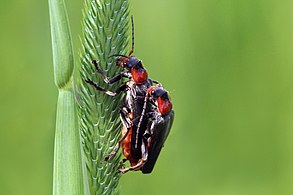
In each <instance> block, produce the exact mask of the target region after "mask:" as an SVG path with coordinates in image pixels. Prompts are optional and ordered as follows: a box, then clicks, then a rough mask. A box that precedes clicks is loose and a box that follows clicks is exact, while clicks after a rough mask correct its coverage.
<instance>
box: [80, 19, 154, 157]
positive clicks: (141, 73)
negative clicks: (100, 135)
mask: <svg viewBox="0 0 293 195" xmlns="http://www.w3.org/2000/svg"><path fill="white" fill-rule="evenodd" d="M131 22H132V49H131V51H130V52H129V54H128V56H126V55H121V54H115V55H112V56H110V57H118V58H117V59H116V65H118V66H119V67H121V68H122V71H121V72H120V73H119V74H117V75H116V76H114V77H113V78H111V79H109V78H108V77H107V76H106V75H105V73H104V71H103V70H102V68H101V67H99V64H98V63H97V61H96V60H93V61H92V63H93V65H94V66H95V68H96V70H97V72H98V73H99V74H100V75H101V76H102V78H103V80H104V81H105V83H107V84H109V85H112V84H113V83H115V82H117V81H119V80H121V79H122V78H128V80H127V82H125V83H123V84H122V85H121V86H119V87H118V88H117V89H116V90H114V91H109V90H107V89H104V88H102V87H100V86H98V85H97V84H96V83H95V82H93V81H92V80H90V79H86V80H85V82H87V83H88V84H90V85H92V86H93V87H94V88H96V89H97V90H99V91H101V92H103V93H105V94H107V95H109V96H117V95H119V94H120V93H121V92H124V93H125V94H126V95H125V97H124V100H123V101H122V103H121V106H120V118H121V121H122V123H123V126H124V127H126V129H130V127H132V139H136V140H138V141H137V142H136V144H135V145H134V146H133V147H132V150H131V153H132V156H133V157H135V158H140V157H141V148H140V147H139V146H140V145H141V144H142V143H141V139H138V138H139V137H142V134H143V132H142V131H136V129H137V124H138V121H137V122H135V123H133V122H132V121H131V119H130V118H129V117H128V116H129V115H130V114H131V115H133V116H134V117H135V118H137V117H138V116H141V112H142V108H143V105H144V97H145V94H146V91H147V89H148V88H149V87H151V86H152V85H153V82H156V83H157V81H153V80H151V79H150V78H149V77H148V73H147V70H146V69H145V68H144V67H143V64H142V60H140V59H138V58H136V57H135V56H132V53H133V52H134V22H133V17H131ZM150 109H151V105H149V104H148V105H147V106H146V112H148V111H149V110H150ZM141 125H142V126H146V125H147V120H146V118H143V119H142V122H141ZM122 140H123V138H122V139H120V140H119V142H118V143H117V144H116V146H115V147H114V150H113V151H112V152H111V153H110V154H109V155H107V156H106V157H105V160H106V161H107V160H109V159H111V158H112V157H113V156H115V154H116V153H117V152H118V149H119V146H120V143H121V142H122Z"/></svg>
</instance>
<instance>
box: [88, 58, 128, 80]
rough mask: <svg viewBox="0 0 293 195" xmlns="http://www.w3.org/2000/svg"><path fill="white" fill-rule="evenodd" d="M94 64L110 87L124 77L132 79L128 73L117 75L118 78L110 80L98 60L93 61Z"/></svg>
mask: <svg viewBox="0 0 293 195" xmlns="http://www.w3.org/2000/svg"><path fill="white" fill-rule="evenodd" d="M92 63H93V64H94V66H95V68H96V70H97V71H98V73H99V74H100V75H101V76H102V77H103V80H104V81H105V83H107V84H108V85H112V84H113V83H115V82H117V81H119V80H121V79H122V78H123V77H125V78H129V77H130V76H129V75H128V74H127V73H126V72H121V73H119V74H117V75H116V76H114V77H113V78H111V79H109V78H108V77H107V76H106V74H105V73H104V71H103V70H102V69H101V68H100V67H99V65H98V63H97V61H96V60H93V61H92Z"/></svg>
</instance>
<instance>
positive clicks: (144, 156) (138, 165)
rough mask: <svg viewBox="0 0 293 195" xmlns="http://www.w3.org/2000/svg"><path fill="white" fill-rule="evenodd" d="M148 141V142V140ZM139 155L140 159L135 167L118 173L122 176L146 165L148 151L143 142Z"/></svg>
mask: <svg viewBox="0 0 293 195" xmlns="http://www.w3.org/2000/svg"><path fill="white" fill-rule="evenodd" d="M148 141H150V139H149V140H148ZM147 145H148V143H147ZM141 153H142V158H141V159H140V160H139V162H138V163H137V164H136V165H134V166H131V167H128V168H124V169H120V170H119V173H120V174H124V173H127V172H128V171H133V170H139V169H141V168H142V167H143V165H144V164H145V163H146V161H147V159H148V149H147V147H146V144H145V142H144V141H143V142H142V144H141Z"/></svg>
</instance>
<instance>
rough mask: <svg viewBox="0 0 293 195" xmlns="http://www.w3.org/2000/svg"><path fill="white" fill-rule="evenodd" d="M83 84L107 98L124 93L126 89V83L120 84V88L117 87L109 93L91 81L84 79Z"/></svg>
mask: <svg viewBox="0 0 293 195" xmlns="http://www.w3.org/2000/svg"><path fill="white" fill-rule="evenodd" d="M85 82H87V83H88V84H90V85H91V86H93V87H94V88H96V90H98V91H101V92H103V93H105V94H107V95H109V96H113V97H114V96H117V95H119V94H120V93H121V92H122V91H125V90H126V89H127V88H128V85H127V83H124V84H122V85H121V86H120V87H118V88H117V89H116V90H115V91H109V90H107V89H104V88H102V87H100V86H98V85H97V84H96V83H94V82H93V81H92V80H89V79H86V80H85Z"/></svg>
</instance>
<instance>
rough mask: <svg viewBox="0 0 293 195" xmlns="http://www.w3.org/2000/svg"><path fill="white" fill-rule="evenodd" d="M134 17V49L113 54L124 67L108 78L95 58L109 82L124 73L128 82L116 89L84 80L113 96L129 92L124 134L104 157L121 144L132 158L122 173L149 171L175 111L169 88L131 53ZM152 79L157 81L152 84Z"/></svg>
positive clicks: (123, 108) (122, 109)
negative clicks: (162, 85) (152, 76)
mask: <svg viewBox="0 0 293 195" xmlns="http://www.w3.org/2000/svg"><path fill="white" fill-rule="evenodd" d="M131 19H132V20H131V21H132V49H131V51H130V53H129V55H128V56H125V55H119V54H118V55H112V56H114V57H118V58H117V60H116V64H117V65H118V66H120V67H122V68H123V71H121V73H119V74H118V75H116V76H114V77H113V78H112V79H108V77H107V76H106V75H105V74H104V72H103V70H102V69H101V68H100V67H99V65H98V63H97V62H96V61H95V60H93V64H94V65H95V67H96V69H97V71H98V72H99V73H100V74H101V76H102V77H103V79H104V81H105V82H106V83H107V84H109V85H111V84H113V83H115V82H117V81H119V80H120V79H122V78H123V77H126V78H128V80H127V82H125V83H124V84H122V85H121V86H120V87H118V88H117V89H116V90H115V91H109V90H107V89H104V88H101V87H100V86H98V85H97V84H96V83H94V82H93V81H91V80H89V79H86V80H85V81H86V82H87V83H89V84H90V85H92V86H93V87H95V88H96V89H97V90H99V91H101V92H103V93H105V94H107V95H110V96H116V95H118V94H119V93H120V92H125V93H126V95H125V97H124V100H123V101H122V103H121V107H120V118H121V121H122V123H123V128H122V138H121V139H120V140H119V142H118V143H117V144H116V146H115V147H114V149H113V151H112V152H111V153H110V154H109V155H107V156H106V157H105V160H106V161H107V160H109V159H111V158H112V157H113V156H115V155H116V153H117V152H118V149H119V147H120V145H122V153H123V155H124V156H125V157H126V159H127V160H129V161H130V164H131V166H130V167H129V168H124V169H120V173H125V172H127V171H130V170H141V171H142V172H143V173H150V172H151V171H152V169H153V167H154V165H155V162H156V160H157V158H158V155H159V153H160V151H161V148H162V146H163V144H164V142H165V140H166V138H167V136H168V134H169V131H170V129H171V125H172V122H173V118H174V111H173V110H172V103H171V101H170V98H169V96H168V93H167V91H166V90H165V89H163V88H162V87H161V85H160V84H158V82H157V81H153V80H151V79H149V78H148V74H147V71H146V69H145V68H144V67H143V65H142V61H141V60H140V59H138V58H136V57H134V56H131V54H132V53H133V51H134V23H133V17H131ZM112 56H111V57H112ZM153 83H157V84H158V85H156V86H153Z"/></svg>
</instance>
